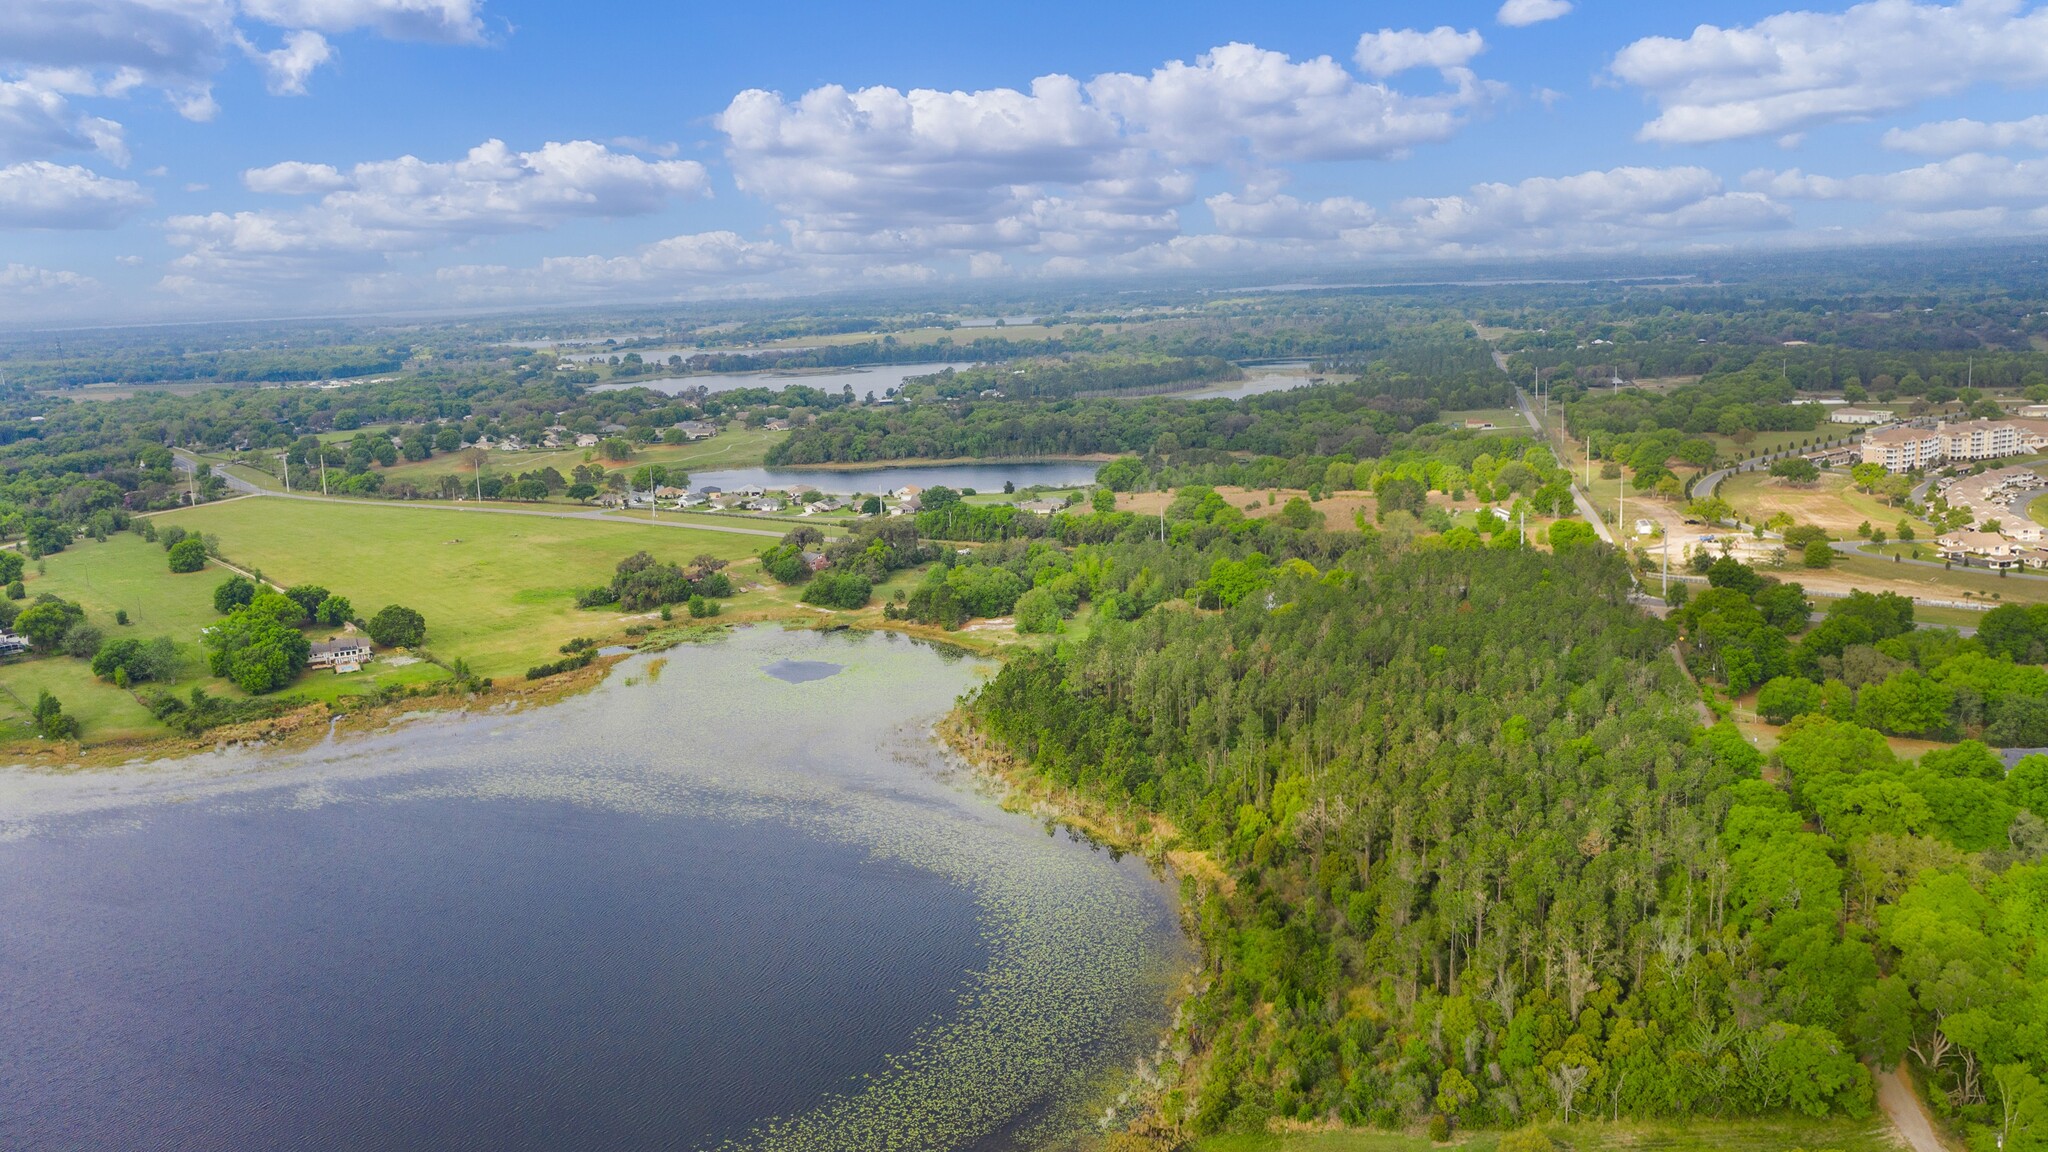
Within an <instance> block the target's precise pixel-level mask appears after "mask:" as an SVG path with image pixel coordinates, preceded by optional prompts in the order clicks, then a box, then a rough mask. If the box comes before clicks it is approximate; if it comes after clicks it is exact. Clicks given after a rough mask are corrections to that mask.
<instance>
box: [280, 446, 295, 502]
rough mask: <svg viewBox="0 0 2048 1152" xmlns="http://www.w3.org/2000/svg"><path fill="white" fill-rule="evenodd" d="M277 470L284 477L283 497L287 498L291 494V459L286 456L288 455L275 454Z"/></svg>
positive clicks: (288, 455)
mask: <svg viewBox="0 0 2048 1152" xmlns="http://www.w3.org/2000/svg"><path fill="white" fill-rule="evenodd" d="M277 470H278V471H279V472H280V473H282V474H283V475H284V494H285V495H287V496H289V495H291V494H292V458H291V456H290V454H288V453H284V452H279V453H278V454H277Z"/></svg>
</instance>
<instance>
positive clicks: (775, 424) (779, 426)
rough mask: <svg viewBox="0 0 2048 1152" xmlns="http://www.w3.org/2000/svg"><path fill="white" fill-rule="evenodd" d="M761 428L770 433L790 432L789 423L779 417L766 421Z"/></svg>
mask: <svg viewBox="0 0 2048 1152" xmlns="http://www.w3.org/2000/svg"><path fill="white" fill-rule="evenodd" d="M761 427H763V428H766V429H767V430H768V431H770V432H787V431H789V421H787V420H784V419H783V418H782V417H780V416H778V417H776V418H775V419H773V420H769V421H766V422H765V423H763V424H762V425H761Z"/></svg>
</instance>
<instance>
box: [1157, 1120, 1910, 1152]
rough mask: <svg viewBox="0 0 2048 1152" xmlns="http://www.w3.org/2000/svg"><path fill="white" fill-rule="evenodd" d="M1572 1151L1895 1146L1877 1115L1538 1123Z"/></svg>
mask: <svg viewBox="0 0 2048 1152" xmlns="http://www.w3.org/2000/svg"><path fill="white" fill-rule="evenodd" d="M1546 1131H1548V1132H1549V1133H1550V1134H1551V1137H1552V1139H1553V1140H1555V1141H1556V1142H1557V1143H1558V1146H1559V1147H1561V1148H1570V1149H1571V1150H1572V1152H1602V1150H1606V1149H1614V1150H1617V1152H1619V1150H1621V1149H1627V1150H1629V1152H1785V1150H1786V1149H1791V1148H1814V1149H1820V1148H1825V1149H1829V1150H1830V1152H1896V1150H1897V1149H1898V1147H1899V1144H1898V1142H1897V1140H1896V1138H1895V1137H1893V1135H1892V1129H1891V1126H1890V1125H1889V1124H1888V1123H1886V1122H1885V1121H1884V1120H1883V1119H1882V1118H1881V1117H1880V1118H1876V1119H1871V1120H1862V1121H1858V1120H1842V1119H1832V1120H1793V1119H1784V1120H1737V1121H1697V1122H1694V1123H1691V1124H1676V1123H1671V1124H1638V1123H1623V1124H1598V1123H1596V1124H1577V1125H1572V1126H1569V1127H1567V1126H1564V1125H1553V1126H1551V1127H1549V1128H1547V1129H1546ZM1500 1137H1501V1134H1500V1133H1498V1132H1472V1133H1459V1134H1458V1135H1456V1136H1454V1137H1453V1138H1452V1142H1451V1143H1450V1144H1447V1145H1446V1144H1432V1143H1431V1142H1430V1141H1429V1138H1428V1137H1426V1136H1420V1135H1408V1134H1406V1133H1400V1132H1316V1133H1302V1134H1294V1135H1286V1136H1274V1135H1255V1136H1212V1137H1210V1138H1208V1139H1206V1140H1198V1141H1196V1142H1195V1144H1194V1149H1195V1152H1428V1150H1429V1149H1432V1148H1462V1149H1466V1150H1468V1152H1493V1150H1494V1149H1495V1148H1497V1147H1498V1146H1499V1144H1500Z"/></svg>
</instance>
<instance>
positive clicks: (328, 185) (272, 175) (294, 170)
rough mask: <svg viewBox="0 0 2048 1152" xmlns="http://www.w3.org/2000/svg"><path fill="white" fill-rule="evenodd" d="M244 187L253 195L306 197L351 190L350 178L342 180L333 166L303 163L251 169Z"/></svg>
mask: <svg viewBox="0 0 2048 1152" xmlns="http://www.w3.org/2000/svg"><path fill="white" fill-rule="evenodd" d="M242 184H243V186H244V187H246V188H248V189H249V191H251V192H263V193H267V194H270V195H273V196H305V195H309V194H311V193H315V192H334V191H337V190H339V189H342V188H346V187H348V186H349V178H348V177H346V176H343V175H342V174H341V172H340V170H339V169H337V168H335V167H334V166H333V165H332V164H308V163H306V162H304V161H302V160H286V161H284V162H283V163H279V164H272V165H270V166H269V167H267V168H251V169H249V170H248V171H247V172H244V173H242Z"/></svg>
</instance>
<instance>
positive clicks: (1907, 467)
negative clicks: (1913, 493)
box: [1863, 424, 1941, 472]
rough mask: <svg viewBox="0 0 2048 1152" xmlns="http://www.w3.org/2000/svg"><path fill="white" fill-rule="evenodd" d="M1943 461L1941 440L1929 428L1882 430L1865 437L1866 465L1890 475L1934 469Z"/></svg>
mask: <svg viewBox="0 0 2048 1152" xmlns="http://www.w3.org/2000/svg"><path fill="white" fill-rule="evenodd" d="M1940 460H1941V437H1940V436H1938V435H1936V434H1935V433H1934V432H1932V431H1930V430H1929V429H1926V428H1911V427H1907V426H1906V425H1903V424H1901V425H1899V426H1897V427H1894V428H1880V429H1878V430H1877V431H1875V432H1872V433H1871V434H1870V435H1868V436H1865V437H1864V438H1863V462H1864V463H1865V464H1881V465H1883V466H1884V469H1885V471H1887V472H1911V471H1913V470H1914V469H1916V468H1931V467H1933V466H1934V465H1935V464H1936V463H1938V462H1939V461H1940Z"/></svg>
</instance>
